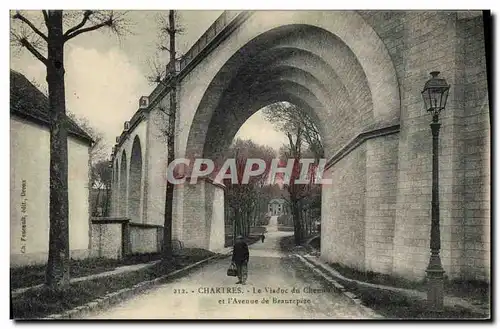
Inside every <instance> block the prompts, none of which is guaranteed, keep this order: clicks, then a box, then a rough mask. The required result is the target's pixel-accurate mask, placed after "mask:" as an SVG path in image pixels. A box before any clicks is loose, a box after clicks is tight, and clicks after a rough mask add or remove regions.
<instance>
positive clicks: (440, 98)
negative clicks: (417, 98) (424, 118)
mask: <svg viewBox="0 0 500 329" xmlns="http://www.w3.org/2000/svg"><path fill="white" fill-rule="evenodd" d="M438 74H439V72H437V71H434V72H431V75H432V78H431V79H430V80H428V81H427V82H426V84H425V87H424V90H423V91H422V98H423V99H424V106H425V110H426V111H428V112H440V111H441V110H444V108H445V106H446V101H447V100H448V92H449V90H450V86H449V85H448V84H447V83H446V80H445V79H440V78H437V76H438Z"/></svg>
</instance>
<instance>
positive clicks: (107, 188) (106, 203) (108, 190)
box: [103, 184, 111, 217]
mask: <svg viewBox="0 0 500 329" xmlns="http://www.w3.org/2000/svg"><path fill="white" fill-rule="evenodd" d="M110 192H111V186H109V185H108V184H106V202H105V204H104V211H103V215H104V217H108V216H109V201H110V200H109V199H110V195H109V194H110Z"/></svg>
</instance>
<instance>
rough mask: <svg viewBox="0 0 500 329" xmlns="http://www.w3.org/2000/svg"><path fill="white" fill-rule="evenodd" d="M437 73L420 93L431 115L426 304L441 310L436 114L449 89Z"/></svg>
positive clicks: (446, 97)
mask: <svg viewBox="0 0 500 329" xmlns="http://www.w3.org/2000/svg"><path fill="white" fill-rule="evenodd" d="M438 75H439V72H438V71H433V72H431V76H432V77H431V79H429V80H428V81H427V82H426V83H425V86H424V90H423V91H422V97H423V98H424V103H425V110H426V111H427V112H430V113H431V114H432V123H431V124H430V126H431V130H432V210H431V212H432V220H431V241H430V247H431V256H430V259H429V265H428V266H427V270H426V273H427V285H428V287H427V301H428V303H429V307H431V309H432V310H435V311H442V310H443V299H444V297H443V289H444V269H443V266H442V265H441V257H440V256H439V251H440V249H441V236H440V235H441V233H440V227H439V168H438V167H439V161H438V156H439V155H438V152H439V128H440V126H441V124H440V123H439V113H440V112H441V111H442V110H444V108H445V106H446V100H447V99H448V92H449V90H450V86H449V85H448V84H447V83H446V80H445V79H441V78H438Z"/></svg>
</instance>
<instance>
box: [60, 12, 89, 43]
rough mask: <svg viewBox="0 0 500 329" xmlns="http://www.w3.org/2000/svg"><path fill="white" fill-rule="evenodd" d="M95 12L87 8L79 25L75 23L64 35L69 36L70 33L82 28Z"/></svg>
mask: <svg viewBox="0 0 500 329" xmlns="http://www.w3.org/2000/svg"><path fill="white" fill-rule="evenodd" d="M93 13H94V12H93V11H92V10H85V12H84V13H83V19H82V21H81V22H80V23H79V24H78V25H75V26H73V27H72V28H70V29H69V30H68V31H66V33H64V37H68V35H69V34H70V33H72V32H74V31H76V30H78V29H79V28H82V27H83V26H84V25H85V24H87V22H88V20H89V18H90V16H91V15H92V14H93Z"/></svg>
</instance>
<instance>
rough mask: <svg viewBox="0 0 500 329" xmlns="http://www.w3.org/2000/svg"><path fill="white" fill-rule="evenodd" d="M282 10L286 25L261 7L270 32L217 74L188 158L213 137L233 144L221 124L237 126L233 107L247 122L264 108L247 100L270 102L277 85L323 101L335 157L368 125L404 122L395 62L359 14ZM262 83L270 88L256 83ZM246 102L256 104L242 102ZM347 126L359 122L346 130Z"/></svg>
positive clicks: (196, 121)
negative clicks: (231, 119) (267, 16)
mask: <svg viewBox="0 0 500 329" xmlns="http://www.w3.org/2000/svg"><path fill="white" fill-rule="evenodd" d="M276 14H278V16H279V19H278V21H281V22H280V23H282V24H283V25H279V24H270V23H265V24H264V23H263V22H264V20H263V16H262V15H263V14H262V13H260V12H258V13H255V14H253V15H252V17H251V18H250V19H249V20H254V21H259V22H262V23H263V24H264V27H263V28H262V30H263V31H262V33H260V34H257V35H256V36H255V37H254V38H253V39H251V40H250V41H249V42H247V43H246V44H245V45H243V47H241V48H240V49H239V50H238V51H237V52H235V53H234V54H233V55H232V56H231V57H230V58H229V59H228V60H227V61H226V63H225V64H224V65H223V67H222V68H221V69H220V70H219V71H218V72H217V74H216V75H215V77H214V78H213V79H212V81H211V83H210V84H209V86H208V88H207V89H206V91H205V93H204V94H203V96H202V98H201V100H200V103H199V105H198V108H197V110H196V113H195V115H194V118H193V120H192V124H191V127H190V130H189V134H188V137H187V141H186V149H185V155H186V156H187V157H196V156H202V155H203V156H205V157H206V156H211V154H210V153H212V152H213V151H212V150H209V149H207V144H206V142H207V141H211V142H210V143H213V144H217V145H225V144H226V143H224V140H230V139H232V137H233V136H234V135H233V136H231V134H230V133H221V132H220V129H219V131H218V129H217V128H214V127H217V126H219V127H222V126H224V127H225V128H227V127H232V126H234V125H235V123H234V122H228V119H227V117H228V116H230V114H229V112H233V114H234V116H236V117H238V118H239V120H238V121H241V124H242V123H243V122H245V120H246V119H248V118H249V117H250V116H251V115H252V114H254V113H255V111H257V110H258V108H257V109H255V110H254V112H252V111H249V110H248V108H249V107H252V106H251V105H252V104H250V105H249V104H247V103H252V102H253V103H262V98H263V97H265V96H264V95H266V94H269V93H271V91H273V92H274V93H275V94H276V95H274V97H273V98H278V99H280V98H290V97H289V95H295V96H298V98H299V99H302V98H303V97H301V96H299V95H298V94H300V93H301V91H297V90H298V89H303V91H302V92H306V93H309V94H310V95H311V96H312V98H315V99H316V100H317V102H316V103H317V104H316V106H315V107H314V108H312V111H314V113H313V115H312V116H315V117H316V118H318V122H317V125H318V127H319V128H320V130H321V131H323V132H325V131H328V134H325V136H324V137H325V138H324V139H325V144H326V147H325V150H328V151H327V154H328V155H330V156H331V155H333V154H334V153H335V152H337V151H338V150H339V149H340V148H341V147H343V146H344V145H345V144H347V143H348V142H349V141H350V140H351V139H353V138H354V137H356V135H357V134H360V133H362V132H363V131H364V130H366V129H370V128H373V127H384V126H388V125H391V124H395V123H399V116H400V98H399V86H398V82H397V77H396V73H395V69H394V65H393V63H392V60H391V58H390V56H389V54H388V52H387V50H386V48H385V46H384V44H383V42H382V41H381V40H380V38H379V37H378V35H377V34H376V33H375V32H374V31H373V29H372V28H371V27H370V26H369V25H368V24H367V23H366V22H365V21H364V20H363V19H362V18H361V17H360V16H359V15H358V14H357V13H346V12H342V13H338V12H327V13H319V14H315V15H313V16H311V13H305V14H304V17H299V16H300V15H299V16H297V15H294V14H290V13H283V12H279V13H276ZM335 19H340V22H335ZM273 20H274V18H273ZM273 20H271V21H273ZM349 30H353V31H352V32H356V33H357V34H358V35H357V36H356V33H354V34H351V33H348V32H349ZM355 36H356V37H355ZM360 40H361V41H364V42H365V44H364V45H363V44H362V42H361V41H360ZM258 77H261V79H260V80H265V81H259V78H258ZM264 77H265V79H264ZM261 82H264V83H265V84H267V86H268V87H267V88H261V89H259V88H257V87H256V86H255V85H259V84H260V83H261ZM260 87H262V85H260ZM245 99H247V100H250V102H249V101H245ZM243 104H245V106H249V107H246V108H241V107H242V105H243ZM264 105H265V104H264ZM341 118H342V120H341ZM207 122H209V124H207ZM325 123H328V127H324V124H325ZM241 124H240V125H241ZM345 126H350V127H353V129H350V131H349V132H346V131H345V129H341V128H343V127H345ZM237 128H238V127H237ZM237 128H236V131H237V130H238V129H237ZM230 130H231V129H230ZM236 131H235V132H236ZM208 147H209V146H208Z"/></svg>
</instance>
